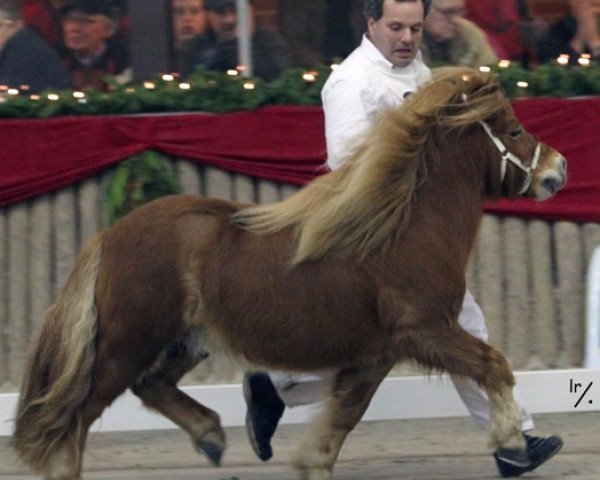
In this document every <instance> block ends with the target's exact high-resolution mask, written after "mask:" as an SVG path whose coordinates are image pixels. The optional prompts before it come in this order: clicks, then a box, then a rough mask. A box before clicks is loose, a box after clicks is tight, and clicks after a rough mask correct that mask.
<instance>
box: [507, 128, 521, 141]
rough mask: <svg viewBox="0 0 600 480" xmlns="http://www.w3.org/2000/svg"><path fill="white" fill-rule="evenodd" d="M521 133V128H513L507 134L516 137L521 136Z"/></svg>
mask: <svg viewBox="0 0 600 480" xmlns="http://www.w3.org/2000/svg"><path fill="white" fill-rule="evenodd" d="M521 133H523V130H521V129H520V128H517V129H516V130H513V131H512V132H510V133H509V134H508V135H509V136H510V138H513V139H516V138H519V137H520V136H521Z"/></svg>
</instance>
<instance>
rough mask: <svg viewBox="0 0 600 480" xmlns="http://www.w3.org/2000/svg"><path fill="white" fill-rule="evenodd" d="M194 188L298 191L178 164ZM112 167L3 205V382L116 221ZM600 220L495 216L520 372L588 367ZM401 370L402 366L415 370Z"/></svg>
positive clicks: (495, 261)
mask: <svg viewBox="0 0 600 480" xmlns="http://www.w3.org/2000/svg"><path fill="white" fill-rule="evenodd" d="M173 163H174V166H175V168H176V171H177V172H178V175H179V177H180V180H181V183H182V185H183V189H184V191H185V192H186V193H195V194H201V195H208V196H213V197H219V198H226V199H232V200H236V201H241V202H272V201H277V200H280V199H283V198H285V197H287V196H288V195H290V194H292V193H293V192H294V191H295V190H296V188H297V187H293V186H290V185H281V184H275V183H272V182H268V181H260V180H256V179H251V178H248V177H244V176H241V175H237V174H231V173H227V172H224V171H221V170H216V169H214V168H208V167H203V166H200V165H198V164H193V163H189V162H187V161H185V160H174V161H173ZM110 173H111V171H110V170H107V171H105V172H103V173H102V174H100V175H99V176H97V177H94V178H89V179H87V180H85V181H82V182H80V183H78V184H75V185H72V186H70V187H68V188H64V189H62V190H59V191H56V192H54V193H50V194H47V195H44V196H41V197H38V198H35V199H33V200H30V201H26V202H22V203H18V204H14V205H11V206H8V207H4V208H2V209H0V388H2V389H3V390H14V389H16V387H17V385H18V384H19V381H20V377H21V370H22V367H23V363H24V360H25V357H26V353H27V350H28V347H29V344H30V342H31V338H32V335H33V334H34V333H35V331H36V329H37V327H38V325H39V323H40V320H41V317H42V313H43V311H44V310H45V309H46V308H47V307H48V306H49V305H50V304H52V303H53V301H54V299H55V298H56V296H57V294H58V292H59V291H60V289H61V288H62V286H63V285H64V283H65V281H66V278H67V276H68V274H69V272H70V270H71V267H72V264H73V261H74V259H75V257H76V255H77V253H78V251H79V249H80V247H81V246H82V244H83V243H84V242H85V240H86V239H88V238H89V237H90V236H91V235H92V234H94V233H95V232H97V231H99V230H102V229H104V228H105V227H106V226H107V220H106V213H105V209H104V190H105V186H106V183H107V181H108V178H109V175H110ZM599 243H600V225H597V224H576V223H569V222H546V221H541V220H524V219H519V218H505V217H497V216H492V215H485V216H484V219H483V223H482V225H481V230H480V233H479V237H478V240H477V244H476V247H475V250H474V252H473V256H472V261H471V264H470V267H469V270H468V277H467V278H468V285H469V288H470V290H471V291H472V293H473V294H474V296H475V297H476V299H477V300H478V301H479V303H480V305H481V307H482V308H483V310H484V312H485V315H486V318H487V324H488V327H489V329H490V335H491V339H490V340H491V343H492V344H493V345H496V346H498V347H500V348H501V349H502V350H503V351H504V352H505V353H506V354H507V355H508V357H509V358H510V360H511V362H512V364H513V366H514V367H515V368H517V369H538V368H565V367H576V366H580V365H581V364H582V358H583V345H584V324H585V322H584V303H585V300H584V297H585V283H584V282H585V274H586V266H587V263H588V261H589V258H590V256H591V253H592V251H593V249H594V247H596V245H598V244H599ZM406 371H407V369H406V367H399V368H398V369H396V372H406ZM239 378H240V372H239V371H238V370H237V369H236V367H235V366H234V365H232V364H230V363H228V361H226V360H214V361H212V362H211V361H208V362H205V363H204V365H203V366H201V367H199V368H198V369H197V370H196V371H194V372H193V374H192V375H190V376H189V377H188V378H187V380H188V381H208V382H229V381H233V380H238V379H239Z"/></svg>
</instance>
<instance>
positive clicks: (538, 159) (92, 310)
mask: <svg viewBox="0 0 600 480" xmlns="http://www.w3.org/2000/svg"><path fill="white" fill-rule="evenodd" d="M565 180H566V161H565V159H564V158H563V157H562V155H560V154H559V153H558V152H556V151H555V150H553V149H552V148H550V147H548V146H547V145H544V144H540V143H539V142H538V140H537V139H536V138H534V137H533V136H532V135H530V134H529V133H527V132H526V131H525V130H524V129H523V128H522V127H521V125H520V124H519V122H518V121H517V119H516V118H515V116H514V115H513V112H512V109H511V107H510V104H509V102H508V101H507V100H506V98H505V97H504V96H503V94H502V93H501V91H500V89H499V82H498V79H497V78H496V77H495V76H494V75H486V74H481V73H479V72H476V71H474V70H471V69H465V68H446V69H443V70H440V71H439V72H438V73H436V74H435V75H434V77H433V79H432V80H431V82H429V83H428V84H426V85H425V86H423V87H422V88H421V89H419V90H418V91H417V92H415V93H414V94H412V95H411V96H410V97H409V98H408V99H407V101H406V102H405V103H404V104H403V105H402V106H401V107H399V108H398V109H395V110H392V111H389V112H387V113H385V114H383V115H382V117H381V119H380V121H379V122H378V123H377V125H376V126H375V127H374V128H373V129H372V130H371V131H370V133H369V134H368V135H367V137H366V138H365V139H364V141H363V143H362V144H361V145H360V146H359V147H358V148H357V150H356V151H355V153H354V154H353V156H352V157H351V158H350V159H349V161H348V162H347V163H346V165H345V166H344V167H342V168H340V169H339V170H337V171H334V172H331V173H329V174H326V175H324V176H321V177H319V178H318V179H316V180H314V181H313V182H312V183H310V184H309V185H307V186H306V187H304V188H303V189H301V190H299V191H298V192H297V193H296V194H295V195H293V196H292V197H290V198H289V199H287V200H285V201H282V202H280V203H275V204H272V205H264V206H247V205H240V204H236V203H233V202H229V201H224V200H215V199H209V198H201V197H197V196H191V195H182V196H171V197H165V198H162V199H160V200H157V201H154V202H152V203H149V204H147V205H145V206H143V207H141V208H139V209H137V210H135V211H134V212H132V213H131V214H130V215H128V216H127V217H125V218H124V219H123V220H121V221H120V222H118V223H117V224H116V225H115V226H114V227H112V228H110V229H109V230H106V231H104V232H102V233H100V234H98V235H96V236H95V237H94V238H92V239H91V240H90V241H89V242H88V243H87V245H86V246H85V248H84V249H83V251H82V252H81V254H80V256H79V258H78V259H77V261H76V264H75V266H74V268H73V271H72V273H71V276H70V278H69V279H68V281H67V283H66V285H65V288H64V290H63V292H62V294H61V296H60V298H59V299H58V301H57V302H56V304H55V305H53V306H52V307H50V308H49V309H48V311H47V312H46V314H45V317H44V321H43V326H42V327H41V331H40V333H39V335H38V337H37V339H36V340H35V343H34V346H33V349H32V352H31V355H30V358H29V363H28V366H27V368H26V371H25V375H24V378H23V381H22V385H21V396H20V402H19V406H18V411H17V417H16V427H15V431H14V437H13V443H14V446H15V447H16V449H17V450H18V453H19V454H20V457H21V458H22V459H23V461H25V462H26V463H27V464H29V465H30V466H31V467H32V469H34V470H35V471H37V472H41V473H42V474H43V475H44V476H45V478H46V479H52V480H58V479H61V480H72V479H77V478H80V475H81V464H82V455H83V451H84V447H85V443H86V435H87V432H88V428H89V427H90V425H91V424H92V422H94V420H96V419H97V418H98V417H99V416H100V415H101V414H102V412H103V410H104V409H105V408H106V407H107V406H108V405H110V404H111V403H112V402H113V401H114V400H115V399H116V398H117V397H118V396H119V395H121V394H122V393H123V392H124V391H125V390H126V389H128V388H130V389H132V391H133V392H134V393H135V394H136V395H138V396H139V397H140V398H141V400H142V402H143V403H144V404H145V405H146V406H148V407H150V408H152V409H155V410H157V411H158V412H160V413H162V414H163V415H165V416H166V417H168V418H169V419H171V420H172V421H173V422H175V423H176V424H177V425H179V426H180V427H181V428H182V429H183V430H185V431H186V432H187V433H188V434H189V435H190V437H191V439H192V442H193V444H194V446H195V448H196V449H197V450H198V451H201V452H203V453H204V454H206V455H207V456H208V457H209V459H210V460H211V461H212V462H213V463H214V464H218V463H219V462H220V459H221V455H222V453H223V451H224V449H225V446H226V442H225V434H224V432H223V430H222V428H221V426H220V423H219V417H218V415H217V413H215V412H213V411H212V410H209V409H208V408H206V407H205V406H203V405H201V404H199V403H198V402H196V401H195V400H193V399H192V398H190V397H188V396H187V395H186V394H184V393H183V392H182V391H181V390H179V389H178V388H177V382H178V381H179V380H180V379H181V377H182V376H183V375H184V374H185V373H186V372H187V371H189V370H190V369H192V368H193V367H194V366H195V365H197V363H198V362H200V361H201V360H202V359H204V358H206V356H207V353H210V352H212V351H215V350H218V351H225V352H227V353H228V354H231V355H234V356H235V357H237V358H239V359H240V361H241V362H243V364H244V366H245V368H261V369H277V370H288V371H297V372H306V371H311V370H316V369H324V368H330V369H335V370H336V371H337V372H338V373H337V375H336V378H335V381H334V382H333V386H332V391H331V392H330V393H331V394H330V396H329V399H328V400H327V402H326V405H325V407H324V409H323V411H322V412H321V414H320V418H319V419H318V420H317V421H316V423H315V425H314V427H313V428H312V429H311V430H310V431H309V433H308V435H307V437H306V438H305V440H304V441H303V442H302V443H301V445H300V447H299V449H298V451H297V454H296V455H295V456H294V459H293V465H294V467H295V468H296V469H297V471H298V475H299V478H302V479H307V480H327V479H330V478H332V470H333V466H334V463H335V461H336V458H337V456H338V452H339V450H340V448H341V446H342V443H343V442H344V439H345V438H346V436H347V434H348V433H349V432H350V431H351V430H352V429H353V428H354V426H355V425H356V423H357V422H358V421H359V420H360V418H361V417H362V415H363V413H364V411H365V409H366V408H367V406H368V404H369V402H370V400H371V397H372V396H373V394H374V393H375V391H376V389H377V387H378V385H379V384H380V382H381V381H382V380H383V379H384V377H385V376H386V374H387V373H388V372H389V370H390V368H391V367H392V366H393V365H394V363H396V362H398V361H403V360H411V361H414V362H416V363H417V364H419V365H421V366H423V367H424V368H425V369H427V370H436V371H438V370H439V371H446V372H449V373H452V374H458V375H464V376H467V377H470V378H472V379H473V380H475V381H476V382H478V383H479V384H480V385H481V386H482V387H483V388H484V389H485V391H486V392H487V394H488V396H489V399H490V405H491V425H490V439H491V444H492V445H493V446H494V447H495V448H501V449H507V450H508V449H511V450H514V451H515V452H516V455H520V456H521V459H523V458H525V461H527V459H528V457H527V453H526V452H525V446H524V442H523V439H522V436H521V432H520V423H521V421H520V417H519V413H518V411H517V408H516V406H515V403H514V400H513V397H512V388H513V385H514V378H513V374H512V371H511V369H510V367H509V366H508V364H507V362H506V360H505V358H504V357H503V356H502V354H501V353H500V352H498V351H497V350H495V349H494V348H492V347H490V346H489V345H487V344H485V343H483V342H481V341H480V340H477V339H476V338H474V337H472V336H471V335H469V334H468V333H466V332H465V331H464V330H463V329H462V328H461V327H460V326H459V324H458V322H457V317H458V315H459V312H460V309H461V304H462V300H463V296H464V294H465V268H466V266H467V260H468V257H469V252H470V250H471V247H472V245H473V242H474V239H475V236H476V232H477V228H478V224H479V221H480V218H481V215H482V207H483V203H484V201H485V200H486V199H498V198H501V197H504V198H516V197H519V196H524V197H529V198H534V199H538V200H543V199H546V198H548V197H550V196H552V195H553V194H554V193H555V192H556V191H558V190H559V189H560V188H561V187H562V186H563V185H564V183H565Z"/></svg>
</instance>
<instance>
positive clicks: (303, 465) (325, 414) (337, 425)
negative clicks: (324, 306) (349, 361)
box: [292, 362, 393, 480]
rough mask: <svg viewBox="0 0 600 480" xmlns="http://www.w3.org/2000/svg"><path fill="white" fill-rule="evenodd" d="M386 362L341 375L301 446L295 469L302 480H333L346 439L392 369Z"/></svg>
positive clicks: (354, 368) (358, 368) (294, 460)
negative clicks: (336, 463)
mask: <svg viewBox="0 0 600 480" xmlns="http://www.w3.org/2000/svg"><path fill="white" fill-rule="evenodd" d="M392 366H393V363H391V362H385V363H381V364H376V365H370V366H368V367H352V368H348V369H345V370H342V371H340V372H339V373H338V375H337V377H336V379H335V382H334V386H333V391H332V395H331V397H330V398H329V399H328V400H326V403H325V406H324V408H323V410H322V412H321V413H320V414H319V416H318V417H317V418H316V421H314V422H313V423H312V425H311V428H310V430H309V431H308V434H307V436H306V437H305V438H304V439H303V441H302V442H301V443H300V445H299V448H298V449H297V451H296V454H295V455H294V458H293V461H292V463H293V465H294V467H295V468H296V470H297V471H298V473H299V475H300V478H301V479H302V480H330V479H331V478H332V470H333V465H334V463H335V461H336V459H337V457H338V454H339V451H340V449H341V447H342V444H343V443H344V440H345V439H346V436H347V435H348V433H350V431H351V430H352V429H353V428H354V427H355V426H356V424H357V423H358V422H359V421H360V419H361V418H362V416H363V414H364V412H365V410H366V409H367V407H368V405H369V402H370V401H371V398H372V397H373V395H374V393H375V391H376V390H377V387H378V386H379V384H380V383H381V382H382V381H383V379H384V378H385V376H386V375H387V373H388V372H389V371H390V369H391V368H392Z"/></svg>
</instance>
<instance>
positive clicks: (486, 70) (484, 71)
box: [479, 65, 492, 73]
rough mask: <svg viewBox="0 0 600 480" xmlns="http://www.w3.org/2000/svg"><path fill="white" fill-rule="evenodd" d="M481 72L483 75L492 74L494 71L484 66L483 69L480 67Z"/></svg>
mask: <svg viewBox="0 0 600 480" xmlns="http://www.w3.org/2000/svg"><path fill="white" fill-rule="evenodd" d="M479 71H480V72H481V73H490V72H491V71H492V69H491V68H490V67H487V66H485V65H484V66H482V67H479Z"/></svg>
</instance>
